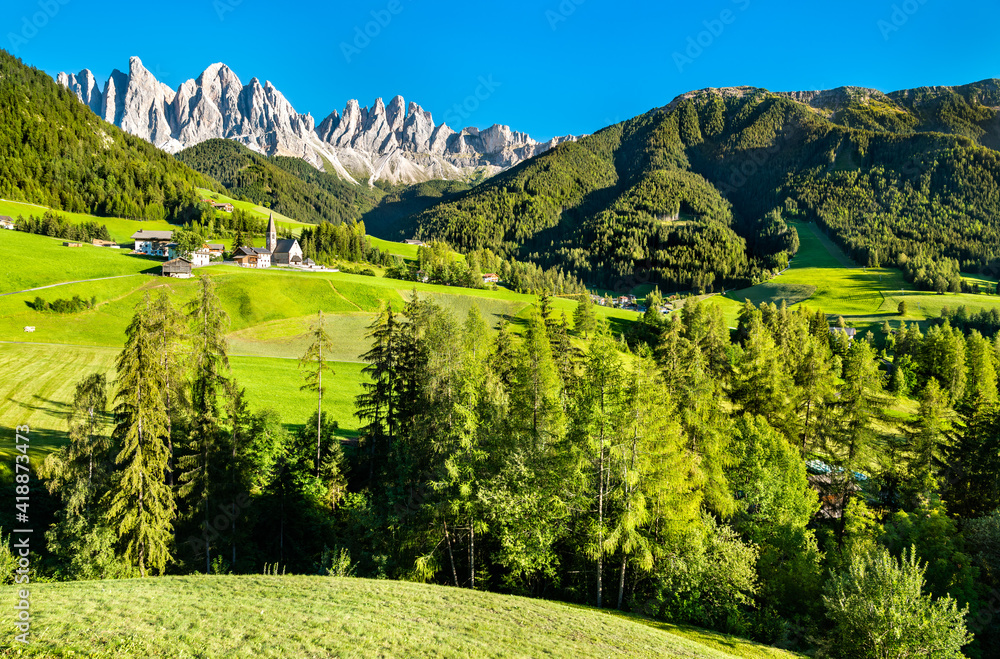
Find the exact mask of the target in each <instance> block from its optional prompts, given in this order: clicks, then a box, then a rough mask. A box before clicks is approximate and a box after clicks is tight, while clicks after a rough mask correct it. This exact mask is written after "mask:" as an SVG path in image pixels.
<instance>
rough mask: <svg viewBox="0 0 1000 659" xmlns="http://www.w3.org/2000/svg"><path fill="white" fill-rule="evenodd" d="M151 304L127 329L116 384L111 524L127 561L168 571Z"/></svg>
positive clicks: (159, 370) (168, 505)
mask: <svg viewBox="0 0 1000 659" xmlns="http://www.w3.org/2000/svg"><path fill="white" fill-rule="evenodd" d="M150 306H151V303H150V300H149V296H148V295H147V296H146V298H145V299H144V300H143V301H142V302H141V303H140V304H139V305H138V306H137V308H136V312H135V315H134V316H133V317H132V321H131V322H130V323H129V326H128V328H127V329H126V330H125V337H126V339H125V347H124V348H123V349H122V352H121V354H119V356H118V359H117V362H116V367H117V378H116V381H115V386H116V389H117V393H116V394H115V408H114V418H115V430H114V439H115V441H116V443H117V445H118V446H119V447H120V451H119V453H118V455H117V457H116V458H115V462H116V464H117V465H118V468H119V471H118V478H117V482H116V484H115V487H114V488H113V489H112V491H111V492H110V493H109V495H108V497H109V499H110V501H109V506H108V514H107V516H108V520H109V522H110V523H111V524H112V526H113V528H114V531H115V533H116V534H117V537H118V539H119V541H120V543H121V544H122V545H123V550H124V556H125V558H126V559H127V560H128V561H129V562H130V563H132V564H133V565H135V566H136V567H137V568H138V569H139V573H140V574H141V575H142V576H146V574H147V571H149V570H153V571H157V572H161V573H162V572H163V570H164V568H166V565H167V563H169V562H170V560H171V556H170V542H171V539H172V529H173V517H174V511H175V504H174V497H173V491H172V490H171V488H170V487H169V486H168V485H167V483H166V482H165V480H164V478H165V474H166V471H167V467H168V461H169V456H168V454H167V447H166V444H165V443H164V438H165V435H166V432H167V412H166V408H165V406H164V403H163V387H164V386H165V384H164V378H163V366H162V356H161V355H160V354H159V351H158V349H157V341H156V338H155V335H154V328H153V326H152V322H151V319H150V315H151V311H150Z"/></svg>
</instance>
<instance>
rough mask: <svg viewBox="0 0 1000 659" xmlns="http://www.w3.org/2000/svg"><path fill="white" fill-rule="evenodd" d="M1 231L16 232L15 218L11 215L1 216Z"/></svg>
mask: <svg viewBox="0 0 1000 659" xmlns="http://www.w3.org/2000/svg"><path fill="white" fill-rule="evenodd" d="M0 229H9V230H11V231H13V230H14V218H12V217H10V216H9V215H0Z"/></svg>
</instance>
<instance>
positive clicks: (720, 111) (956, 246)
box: [417, 83, 1000, 290]
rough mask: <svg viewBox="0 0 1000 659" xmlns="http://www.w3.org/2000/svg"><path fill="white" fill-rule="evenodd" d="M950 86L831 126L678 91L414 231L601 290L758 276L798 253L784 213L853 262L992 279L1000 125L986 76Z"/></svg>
mask: <svg viewBox="0 0 1000 659" xmlns="http://www.w3.org/2000/svg"><path fill="white" fill-rule="evenodd" d="M959 89H964V92H963V93H964V94H965V96H962V94H959V93H958V92H955V91H947V90H946V91H938V92H934V93H931V92H930V91H924V92H919V90H918V91H915V92H913V93H906V94H904V93H902V92H900V93H899V95H900V96H899V98H900V101H899V102H900V103H901V104H902V105H898V106H895V107H892V108H889V109H887V107H888V106H887V107H883V106H880V105H878V104H875V103H874V102H868V101H867V100H863V101H857V102H855V103H853V104H850V105H848V107H846V108H841V109H840V110H839V111H838V112H837V113H835V114H833V115H832V119H833V121H831V120H830V119H827V118H826V117H825V116H824V114H823V112H821V111H818V110H817V109H815V108H812V107H809V106H808V105H805V104H803V103H800V102H797V101H794V100H792V99H791V98H788V97H787V96H784V95H779V94H772V93H770V92H767V91H766V90H761V89H749V88H747V89H743V88H741V89H738V90H719V91H717V92H699V93H695V94H691V95H687V96H685V97H681V98H679V99H677V100H676V101H675V102H674V103H672V104H671V105H670V106H668V107H667V108H665V109H661V110H654V111H652V112H650V113H648V114H646V115H643V116H641V117H636V118H635V119H632V120H629V121H626V122H624V123H622V124H617V125H615V126H611V127H609V128H606V129H604V130H602V131H599V132H598V133H597V134H595V135H592V136H590V137H587V138H584V139H583V140H581V141H580V142H578V143H571V144H563V145H560V146H559V147H557V148H556V149H554V150H552V151H551V152H548V153H546V154H543V155H542V156H540V157H537V158H535V159H532V160H531V161H528V162H525V163H522V164H521V165H520V166H518V167H515V168H513V169H511V170H509V171H507V172H505V173H503V174H500V175H498V176H496V177H494V178H493V179H490V180H488V181H486V182H485V183H483V184H481V185H479V186H477V187H476V188H474V189H473V190H471V191H469V192H466V193H464V194H462V195H460V196H459V197H458V198H456V199H454V200H451V201H446V202H444V203H442V204H439V205H437V206H435V207H432V208H431V209H429V210H427V211H425V212H424V213H422V214H421V215H419V216H418V217H417V222H418V224H419V227H420V228H419V231H420V232H421V235H422V236H424V237H430V238H433V237H439V238H443V239H445V240H448V241H449V242H451V243H453V244H455V245H458V246H460V247H462V248H465V249H475V248H481V247H489V248H491V249H493V250H496V251H498V252H500V253H504V254H514V255H517V256H519V257H520V258H525V259H529V260H532V261H535V262H538V263H542V264H546V265H561V266H563V267H565V268H566V269H567V270H568V271H570V272H572V273H574V274H577V275H578V276H581V277H582V278H584V279H585V280H586V281H588V282H589V283H591V284H600V285H603V286H608V285H613V284H616V283H618V282H621V281H625V282H628V281H633V280H635V279H642V280H643V281H655V282H657V283H660V284H661V285H662V286H664V288H665V289H667V290H710V289H711V288H712V287H713V286H714V287H718V286H720V285H725V286H730V285H737V284H740V285H742V284H749V283H756V282H759V281H762V280H763V279H766V278H767V277H768V276H770V274H773V273H774V272H775V271H777V270H780V269H781V268H782V267H784V265H785V264H786V263H787V259H788V257H790V256H791V255H792V254H793V253H794V250H795V247H796V244H797V241H796V238H795V236H794V231H793V230H790V229H788V227H787V226H786V225H785V220H787V219H791V218H798V219H805V220H808V221H814V222H817V223H818V224H819V225H820V226H821V227H822V228H823V229H824V230H826V231H827V232H828V233H829V234H830V236H831V237H832V238H834V240H836V241H837V242H838V243H839V244H841V245H842V246H843V247H844V248H845V250H846V251H847V252H848V253H849V255H850V256H851V257H852V258H854V259H855V260H857V261H859V262H861V263H863V264H873V265H877V264H892V265H895V264H897V263H900V265H902V264H904V263H906V262H908V261H916V262H918V263H921V264H923V265H921V266H920V267H917V268H909V269H905V268H904V271H906V272H907V273H908V274H909V276H910V278H911V279H912V280H913V281H914V282H915V283H917V284H918V285H919V286H921V287H924V288H932V287H933V282H934V279H935V277H936V276H937V275H938V274H943V275H946V278H947V275H948V274H949V273H951V272H953V271H958V270H959V269H961V270H963V271H964V270H971V271H982V272H995V271H996V270H997V265H998V263H1000V261H998V257H1000V223H998V222H997V218H998V217H1000V189H998V178H1000V160H998V158H1000V156H998V154H997V153H996V152H995V151H993V150H992V149H990V148H987V146H995V144H994V140H993V138H992V137H991V135H992V132H996V134H997V135H998V136H1000V123H998V121H997V114H996V111H995V110H993V109H992V108H991V107H988V106H984V105H980V104H979V103H991V102H992V100H991V99H993V98H994V96H995V91H996V84H995V83H981V84H980V85H979V86H969V88H959ZM991 90H992V91H991ZM907 94H909V95H907ZM966 96H967V97H968V100H967V99H966ZM907 108H911V109H907ZM890 110H891V111H890ZM852 112H853V113H854V114H852ZM861 115H865V116H866V117H868V119H866V120H865V121H862V120H861V119H859V118H857V117H860V116H861ZM874 115H879V117H880V118H879V120H878V121H876V119H875V118H872V117H874ZM883 115H884V116H883ZM852 116H854V117H855V119H851V117H852ZM889 117H891V118H894V120H893V121H890V120H889ZM838 121H839V122H841V123H835V122H838ZM934 130H947V131H948V134H945V133H942V132H930V131H934ZM991 131H992V132H991ZM982 145H987V146H982ZM921 268H923V272H920V271H919V270H920V269H921Z"/></svg>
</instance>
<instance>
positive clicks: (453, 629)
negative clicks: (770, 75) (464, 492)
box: [0, 576, 800, 659]
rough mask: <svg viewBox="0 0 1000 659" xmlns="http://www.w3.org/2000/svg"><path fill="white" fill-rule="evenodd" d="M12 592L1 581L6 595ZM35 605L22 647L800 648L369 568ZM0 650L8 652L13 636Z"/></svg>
mask: <svg viewBox="0 0 1000 659" xmlns="http://www.w3.org/2000/svg"><path fill="white" fill-rule="evenodd" d="M14 592H15V591H14V589H13V587H10V586H7V587H4V599H5V600H7V601H10V602H11V605H13V599H14ZM31 606H32V608H31V614H32V619H33V622H32V628H31V631H32V639H31V640H32V642H31V645H30V646H29V647H28V649H27V653H26V654H21V655H20V656H49V657H51V656H60V657H62V656H87V657H118V656H142V657H236V656H255V657H262V658H263V657H415V656H434V657H497V658H499V657H543V656H544V657H552V658H553V659H556V658H560V657H566V658H567V659H569V658H573V659H576V658H583V657H687V658H690V659H725V658H727V657H746V658H747V659H791V658H792V657H797V656H800V655H794V654H791V653H788V652H784V651H781V650H776V649H774V648H770V647H767V646H761V645H757V644H755V643H752V642H749V641H745V640H742V639H735V638H732V637H729V636H725V635H721V634H713V633H710V632H704V631H701V630H691V629H686V628H679V627H675V626H673V625H663V624H660V623H656V622H652V621H648V620H646V619H644V618H640V617H638V616H631V615H622V614H613V613H609V612H607V611H601V610H598V609H592V608H589V607H582V606H573V605H568V604H561V603H556V602H547V601H544V600H537V599H527V598H522V597H512V596H508V595H498V594H495V593H487V592H479V591H472V590H467V589H458V588H451V587H448V586H429V585H423V584H416V583H407V582H397V581H374V580H368V579H349V578H348V579H343V578H335V577H313V576H242V577H234V576H185V577H161V578H157V579H144V580H121V581H100V582H85V581H84V582H63V583H46V584H34V585H33V586H32V588H31ZM276 630H280V631H278V632H277V633H276ZM5 642H6V643H9V642H10V641H9V640H7V641H5ZM4 650H6V652H4V654H6V655H13V652H14V651H13V650H12V649H11V648H10V647H9V646H8V647H7V648H4ZM0 652H3V650H0Z"/></svg>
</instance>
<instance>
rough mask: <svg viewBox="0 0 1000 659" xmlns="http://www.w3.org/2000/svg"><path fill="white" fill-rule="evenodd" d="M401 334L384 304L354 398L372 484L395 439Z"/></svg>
mask: <svg viewBox="0 0 1000 659" xmlns="http://www.w3.org/2000/svg"><path fill="white" fill-rule="evenodd" d="M398 334H399V325H398V322H397V320H396V315H395V314H394V313H393V311H392V305H390V304H389V303H388V302H383V303H382V305H381V307H380V308H379V313H378V315H377V316H376V317H375V320H374V321H373V322H372V324H371V325H369V326H368V333H367V334H366V335H365V338H366V339H368V341H369V342H370V346H371V347H370V348H369V350H368V352H366V353H365V354H364V355H362V357H361V359H362V360H363V361H364V362H365V367H364V368H363V369H361V371H362V373H364V374H365V375H366V376H368V377H367V381H366V382H363V383H362V384H361V388H362V393H360V394H358V396H357V397H356V398H355V414H356V415H357V417H358V419H360V420H361V421H362V423H364V425H363V426H362V427H361V436H362V437H363V438H364V441H365V442H366V443H367V444H368V478H369V482H370V483H372V484H374V479H375V476H376V473H375V472H376V469H377V468H378V469H381V468H383V467H384V465H383V464H382V462H383V461H384V458H385V455H386V454H387V453H388V446H387V445H389V446H391V444H392V443H393V441H394V440H395V436H396V427H397V423H398V421H397V418H396V417H397V412H398V407H399V406H398V397H399V391H398V378H397V376H398V373H397V371H398V364H397V360H398V355H397V354H396V353H397V350H396V349H397V345H398V341H399V336H398Z"/></svg>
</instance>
